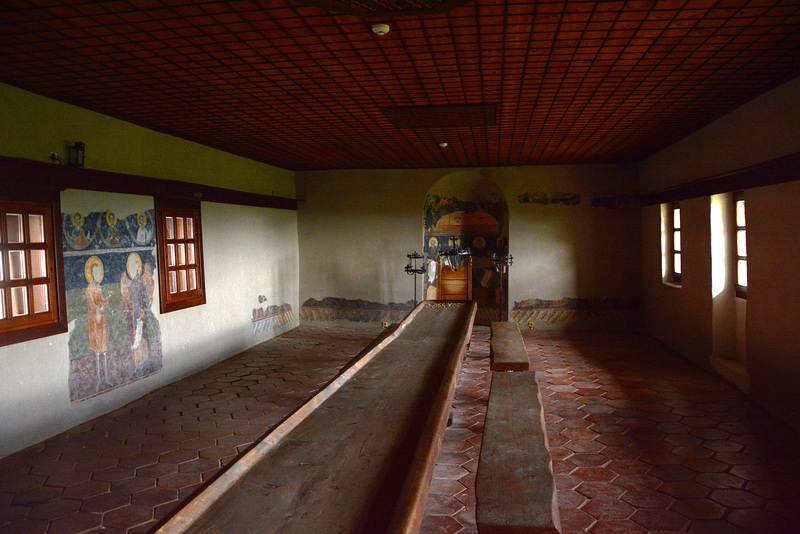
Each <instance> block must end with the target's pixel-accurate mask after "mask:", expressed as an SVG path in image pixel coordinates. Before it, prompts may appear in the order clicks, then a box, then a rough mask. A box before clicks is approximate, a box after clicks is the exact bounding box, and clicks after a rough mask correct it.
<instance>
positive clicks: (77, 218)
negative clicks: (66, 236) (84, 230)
mask: <svg viewBox="0 0 800 534" xmlns="http://www.w3.org/2000/svg"><path fill="white" fill-rule="evenodd" d="M72 224H73V226H75V227H76V228H78V227H80V226H83V215H81V214H80V213H78V212H77V211H76V212H75V213H73V214H72Z"/></svg>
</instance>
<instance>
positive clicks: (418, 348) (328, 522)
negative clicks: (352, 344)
mask: <svg viewBox="0 0 800 534" xmlns="http://www.w3.org/2000/svg"><path fill="white" fill-rule="evenodd" d="M415 312H417V313H416V317H415V318H414V319H413V320H411V321H410V322H408V323H407V324H405V322H404V324H402V325H401V327H402V328H401V329H400V330H401V331H399V332H398V333H397V336H396V338H394V339H393V340H392V341H391V342H389V343H388V344H386V345H385V346H383V347H379V349H380V350H379V352H377V354H376V355H374V356H373V357H371V359H370V361H369V362H368V363H366V364H365V365H363V367H361V368H360V369H359V370H358V371H357V372H355V373H354V374H353V375H352V376H350V377H348V378H347V379H346V380H343V381H342V383H341V384H340V385H339V387H338V389H337V390H336V391H335V393H333V394H332V395H330V396H329V397H328V398H327V399H325V400H324V401H322V402H321V403H320V404H319V405H318V406H314V409H313V411H310V412H309V413H307V414H302V417H301V418H299V422H298V423H297V424H296V426H294V428H292V429H290V430H289V431H288V432H287V433H286V434H285V435H279V436H277V437H275V438H270V436H267V438H266V440H269V439H273V441H274V443H272V444H271V445H269V446H268V447H266V448H265V450H266V454H265V455H264V456H263V457H262V458H259V459H257V461H250V462H245V463H246V464H247V465H246V466H245V467H244V468H243V469H246V471H245V472H243V474H241V476H238V477H236V478H235V479H233V482H232V483H230V484H229V487H226V490H225V491H224V492H223V493H221V494H215V495H213V496H212V497H209V495H210V494H209V495H206V497H205V498H206V499H211V501H212V502H206V503H201V504H203V506H202V509H203V510H204V511H203V513H202V514H200V515H199V517H192V518H191V521H188V522H187V521H186V515H187V514H189V515H191V514H190V513H189V512H187V513H185V514H183V515H184V517H181V512H179V513H178V514H176V517H175V518H173V519H175V522H176V523H183V524H188V528H185V529H184V528H181V529H174V528H173V527H171V526H170V523H167V524H166V525H165V527H162V530H161V531H159V532H165V533H166V532H203V533H217V532H219V533H226V534H227V533H252V532H259V533H271V532H275V533H278V532H280V533H281V534H295V533H296V534H305V533H310V532H326V533H362V532H363V533H379V532H387V531H389V530H391V529H390V528H389V525H390V524H391V523H393V522H394V523H397V518H396V517H394V516H396V510H397V509H398V508H402V507H403V506H406V504H405V503H403V502H399V501H400V500H401V499H403V498H404V497H403V493H404V487H407V486H409V485H410V486H411V487H412V489H413V491H416V493H417V494H419V493H421V492H422V490H424V496H423V498H422V499H423V500H422V507H423V508H424V499H425V498H426V497H427V489H428V485H426V484H429V483H430V476H429V475H430V473H427V475H428V480H427V482H425V481H424V480H423V481H421V482H420V481H419V480H412V481H411V482H409V481H408V477H409V473H410V472H413V471H425V470H426V469H429V470H430V471H432V468H433V465H432V464H431V465H430V466H427V463H430V459H429V457H430V456H431V453H432V454H433V463H435V458H436V454H437V453H438V447H439V446H440V445H441V435H439V436H438V443H436V444H433V445H431V444H424V445H423V446H422V448H423V450H422V451H419V450H418V449H419V448H420V441H421V438H423V437H424V435H425V433H426V432H427V433H428V434H430V433H431V430H430V428H431V424H430V423H429V420H432V419H433V418H435V417H436V418H439V419H441V417H442V416H443V417H444V421H445V422H446V419H447V413H448V412H449V408H450V404H451V402H452V393H449V399H447V398H445V399H442V398H441V397H442V395H443V393H442V386H443V384H449V382H452V384H451V385H452V389H454V387H455V382H454V380H455V379H454V377H452V376H448V375H450V374H453V373H455V376H457V372H458V369H459V368H460V362H461V358H463V352H464V349H465V347H466V341H468V339H467V340H464V336H467V338H468V335H469V333H470V332H471V329H472V320H473V319H474V313H475V311H474V305H472V304H467V303H440V304H438V305H434V304H426V303H423V304H422V305H420V307H419V308H418V309H417V310H415ZM412 313H414V312H412ZM467 322H468V323H469V324H468V325H467ZM326 389H327V388H326ZM323 391H324V390H323ZM445 396H446V394H445ZM313 401H314V399H312V401H311V404H313V403H314V402H313ZM444 404H446V412H444V413H443V414H442V413H436V414H434V413H432V410H433V409H434V407H435V406H439V408H438V409H439V411H440V412H441V410H442V406H443V405H444ZM433 424H435V425H438V426H440V427H441V431H439V430H438V426H437V428H436V432H438V433H439V434H441V433H443V431H444V423H442V424H441V425H439V423H438V421H437V422H435V423H433ZM426 429H428V430H426ZM276 430H278V429H276ZM428 439H430V436H429V438H428ZM422 441H424V440H422ZM431 447H435V450H433V451H431V450H429V449H431ZM421 455H422V456H423V457H424V459H423V460H422V461H420V460H418V458H420V456H421ZM244 459H246V457H245V458H243V460H244ZM415 459H416V460H415ZM234 465H235V464H234ZM412 475H413V476H416V477H420V476H424V475H426V473H419V472H417V473H415V474H414V473H412ZM204 493H205V492H204ZM203 498H204V495H203V494H202V493H201V494H200V496H199V497H198V499H201V500H202V499H203ZM416 506H417V507H419V504H417V505H416ZM420 513H421V512H420ZM393 517H394V519H393ZM419 520H420V521H421V515H420V518H419ZM401 522H402V521H401ZM418 523H419V521H416V527H417V529H418V527H419V525H418ZM395 531H397V530H396V529H395ZM403 531H405V530H403Z"/></svg>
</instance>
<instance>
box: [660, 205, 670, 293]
mask: <svg viewBox="0 0 800 534" xmlns="http://www.w3.org/2000/svg"><path fill="white" fill-rule="evenodd" d="M668 209H669V206H668V205H667V204H661V279H662V280H666V278H667V210H668Z"/></svg>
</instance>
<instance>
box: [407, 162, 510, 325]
mask: <svg viewBox="0 0 800 534" xmlns="http://www.w3.org/2000/svg"><path fill="white" fill-rule="evenodd" d="M423 212H424V214H423V217H424V230H423V238H424V243H423V253H424V261H425V290H424V295H425V298H426V299H427V300H435V299H441V300H451V299H452V300H456V299H460V298H467V297H463V296H453V294H451V293H450V292H449V290H448V289H445V287H449V286H445V284H446V283H448V281H449V279H450V278H456V279H458V280H463V281H464V283H465V284H468V285H469V288H468V289H469V290H468V298H470V299H471V300H474V301H476V302H477V303H478V316H477V318H476V322H478V323H480V324H488V323H489V322H491V321H497V320H503V319H506V318H507V317H506V309H507V303H508V280H507V278H506V277H504V278H503V279H502V280H501V279H500V275H499V274H498V272H497V270H496V269H495V268H494V265H493V263H492V256H505V255H506V254H508V204H507V203H506V199H505V196H504V195H503V192H502V191H501V190H500V188H499V187H498V186H497V184H495V183H494V182H492V181H491V180H490V179H488V178H486V177H484V176H482V175H481V174H480V173H478V172H470V171H465V172H457V173H453V174H450V175H448V176H445V177H444V178H442V179H441V180H439V181H438V182H436V183H435V184H434V185H433V187H431V189H430V190H429V191H428V195H427V197H426V198H425V206H424V210H423ZM501 306H502V314H501Z"/></svg>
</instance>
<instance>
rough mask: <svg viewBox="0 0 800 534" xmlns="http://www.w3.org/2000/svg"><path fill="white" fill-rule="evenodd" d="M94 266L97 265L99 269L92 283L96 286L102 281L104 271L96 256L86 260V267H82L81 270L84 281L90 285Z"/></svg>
mask: <svg viewBox="0 0 800 534" xmlns="http://www.w3.org/2000/svg"><path fill="white" fill-rule="evenodd" d="M95 265H98V266H99V267H100V273H99V274H98V275H97V280H94V281H95V282H97V283H98V284H99V283H101V282H102V281H103V272H104V271H105V268H104V267H103V262H102V261H101V260H100V258H98V257H97V256H92V257H91V258H89V259H88V260H86V265H85V266H84V269H83V270H84V273H85V274H86V281H87V282H89V283H90V284H91V283H92V280H93V275H92V267H94V266H95Z"/></svg>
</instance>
